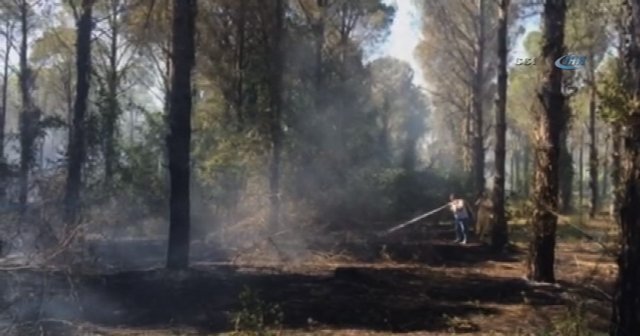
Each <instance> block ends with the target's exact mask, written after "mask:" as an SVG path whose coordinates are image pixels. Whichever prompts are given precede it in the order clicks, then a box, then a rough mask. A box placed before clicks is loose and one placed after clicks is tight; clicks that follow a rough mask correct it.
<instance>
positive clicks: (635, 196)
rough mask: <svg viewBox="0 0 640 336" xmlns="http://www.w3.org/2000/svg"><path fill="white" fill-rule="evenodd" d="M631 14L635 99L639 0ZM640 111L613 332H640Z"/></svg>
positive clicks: (638, 90) (633, 125) (628, 176)
mask: <svg viewBox="0 0 640 336" xmlns="http://www.w3.org/2000/svg"><path fill="white" fill-rule="evenodd" d="M625 7H626V9H627V11H628V14H629V15H631V18H630V20H628V21H627V22H628V25H629V27H625V28H626V30H627V31H626V33H627V36H628V44H629V45H628V46H627V48H626V49H627V50H625V54H624V56H625V60H626V62H625V63H626V64H625V65H626V70H627V71H625V72H626V74H627V76H630V77H631V78H630V84H631V87H630V89H631V92H632V93H633V96H634V99H638V98H639V97H640V54H638V52H639V51H640V49H639V46H640V41H639V36H640V0H627V1H626V6H625ZM639 113H640V111H639V110H638V109H637V108H636V109H635V110H633V111H630V113H629V114H628V116H627V118H626V120H625V125H626V127H625V128H624V133H623V144H622V153H621V154H622V160H623V162H624V165H625V167H626V169H625V171H624V173H623V176H622V182H623V197H622V203H621V204H620V205H621V206H620V211H619V218H620V225H621V234H620V238H621V239H620V240H621V241H620V255H619V256H618V278H617V281H616V287H615V294H614V303H613V314H612V319H611V328H610V334H611V335H615V336H623V335H639V334H640V286H638V284H639V283H640V207H639V206H638V205H639V204H640V114H639Z"/></svg>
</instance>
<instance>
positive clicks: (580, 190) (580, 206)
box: [578, 128, 584, 213]
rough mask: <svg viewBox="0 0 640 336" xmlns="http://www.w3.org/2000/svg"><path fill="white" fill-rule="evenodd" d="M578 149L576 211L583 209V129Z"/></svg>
mask: <svg viewBox="0 0 640 336" xmlns="http://www.w3.org/2000/svg"><path fill="white" fill-rule="evenodd" d="M578 146H580V149H579V151H578V170H579V171H580V172H579V173H578V211H580V213H582V209H583V208H584V129H583V128H581V129H580V144H579V145H578Z"/></svg>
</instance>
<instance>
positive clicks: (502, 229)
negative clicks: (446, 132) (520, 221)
mask: <svg viewBox="0 0 640 336" xmlns="http://www.w3.org/2000/svg"><path fill="white" fill-rule="evenodd" d="M509 3H510V0H501V1H500V15H499V19H498V99H497V100H496V147H495V170H496V175H495V180H494V183H493V215H494V220H495V223H494V227H493V230H492V237H491V246H492V249H494V250H495V251H501V250H502V249H503V248H504V247H505V245H506V244H507V243H508V241H509V238H508V231H507V220H506V218H505V213H504V198H505V195H504V194H505V193H504V175H505V153H506V135H507V111H506V109H507V56H508V51H507V32H508V30H507V25H508V15H509Z"/></svg>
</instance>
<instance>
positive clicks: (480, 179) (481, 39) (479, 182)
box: [472, 0, 486, 193]
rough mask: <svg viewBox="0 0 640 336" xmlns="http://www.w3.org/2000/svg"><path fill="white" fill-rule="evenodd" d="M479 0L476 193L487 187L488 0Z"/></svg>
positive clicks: (474, 99) (475, 87) (475, 86)
mask: <svg viewBox="0 0 640 336" xmlns="http://www.w3.org/2000/svg"><path fill="white" fill-rule="evenodd" d="M477 1H478V11H479V13H478V22H479V25H478V38H477V40H476V46H475V48H476V53H475V60H474V62H475V64H474V71H475V73H474V78H473V89H472V94H473V97H472V109H473V112H472V120H473V138H472V141H473V143H472V155H473V169H472V171H473V186H474V189H475V192H476V193H480V192H483V191H484V189H485V178H484V154H485V153H484V134H483V133H484V122H483V108H482V99H483V94H484V90H483V89H484V47H485V11H486V0H477Z"/></svg>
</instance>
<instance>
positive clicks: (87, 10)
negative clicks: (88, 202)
mask: <svg viewBox="0 0 640 336" xmlns="http://www.w3.org/2000/svg"><path fill="white" fill-rule="evenodd" d="M93 3H94V0H83V1H82V4H81V6H82V14H81V15H80V18H79V19H78V22H77V36H76V75H77V80H76V98H75V102H74V106H73V123H72V125H71V130H70V133H71V137H70V141H69V144H68V149H67V151H68V155H69V163H68V165H69V166H68V169H67V184H66V189H65V220H66V221H67V223H75V222H76V219H77V218H76V217H77V212H78V205H79V202H80V188H81V185H82V165H83V163H84V159H85V131H86V130H85V127H86V125H85V123H86V120H85V119H86V117H85V116H86V113H87V99H88V97H89V85H90V83H91V80H90V76H91V29H92V27H93V22H92V17H91V13H92V9H93V8H92V7H93Z"/></svg>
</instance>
